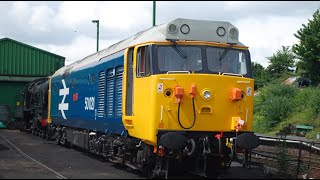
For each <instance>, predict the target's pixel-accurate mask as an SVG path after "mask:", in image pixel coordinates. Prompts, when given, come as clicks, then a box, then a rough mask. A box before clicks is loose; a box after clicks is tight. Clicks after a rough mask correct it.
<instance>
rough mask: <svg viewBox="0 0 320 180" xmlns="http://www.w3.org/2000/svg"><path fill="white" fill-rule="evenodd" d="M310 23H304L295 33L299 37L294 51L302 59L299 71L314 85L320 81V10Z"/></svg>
mask: <svg viewBox="0 0 320 180" xmlns="http://www.w3.org/2000/svg"><path fill="white" fill-rule="evenodd" d="M308 21H309V22H308V24H307V25H305V24H302V28H300V29H299V30H298V31H297V34H294V36H295V37H296V38H298V39H299V43H298V44H294V45H293V48H292V50H293V52H294V53H295V54H296V55H297V57H298V58H299V59H300V62H299V73H300V75H303V76H305V77H307V78H309V79H311V82H312V84H313V85H317V84H319V83H320V73H319V70H320V12H319V9H318V10H317V11H316V12H315V13H314V14H313V19H312V20H310V19H309V20H308Z"/></svg>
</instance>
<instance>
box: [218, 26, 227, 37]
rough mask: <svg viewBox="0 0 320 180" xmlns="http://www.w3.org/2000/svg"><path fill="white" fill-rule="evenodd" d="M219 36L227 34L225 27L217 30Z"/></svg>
mask: <svg viewBox="0 0 320 180" xmlns="http://www.w3.org/2000/svg"><path fill="white" fill-rule="evenodd" d="M217 34H218V36H224V35H225V34H226V30H225V29H224V27H219V28H218V29H217Z"/></svg>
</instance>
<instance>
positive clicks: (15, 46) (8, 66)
mask: <svg viewBox="0 0 320 180" xmlns="http://www.w3.org/2000/svg"><path fill="white" fill-rule="evenodd" d="M64 65H65V57H62V56H60V55H57V54H53V53H51V52H48V51H44V50H42V49H39V48H36V47H33V46H30V45H27V44H24V43H21V42H19V41H16V40H13V39H10V38H2V39H0V106H4V105H6V106H9V108H10V112H11V114H12V113H13V112H14V107H15V105H16V98H17V96H18V95H19V93H20V91H21V90H22V88H23V87H24V86H25V85H26V84H27V83H28V82H30V81H32V80H35V79H38V78H40V77H47V76H50V75H52V74H53V73H54V72H55V71H56V70H58V69H59V68H61V67H63V66H64Z"/></svg>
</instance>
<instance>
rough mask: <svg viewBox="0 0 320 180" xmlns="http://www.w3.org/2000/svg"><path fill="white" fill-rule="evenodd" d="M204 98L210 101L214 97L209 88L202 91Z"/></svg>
mask: <svg viewBox="0 0 320 180" xmlns="http://www.w3.org/2000/svg"><path fill="white" fill-rule="evenodd" d="M202 98H203V99H204V100H206V101H209V100H210V99H211V98H212V95H211V92H210V90H209V89H204V90H203V91H202Z"/></svg>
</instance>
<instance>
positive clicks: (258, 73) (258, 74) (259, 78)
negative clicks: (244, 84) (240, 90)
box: [251, 62, 267, 89]
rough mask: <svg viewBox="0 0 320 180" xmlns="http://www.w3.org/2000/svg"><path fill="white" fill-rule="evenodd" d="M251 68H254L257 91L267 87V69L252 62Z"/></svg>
mask: <svg viewBox="0 0 320 180" xmlns="http://www.w3.org/2000/svg"><path fill="white" fill-rule="evenodd" d="M251 67H252V75H253V78H254V84H255V86H256V87H257V89H259V88H261V87H263V86H264V85H266V82H267V78H266V70H265V68H264V67H263V66H262V65H261V64H259V63H257V62H251Z"/></svg>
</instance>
